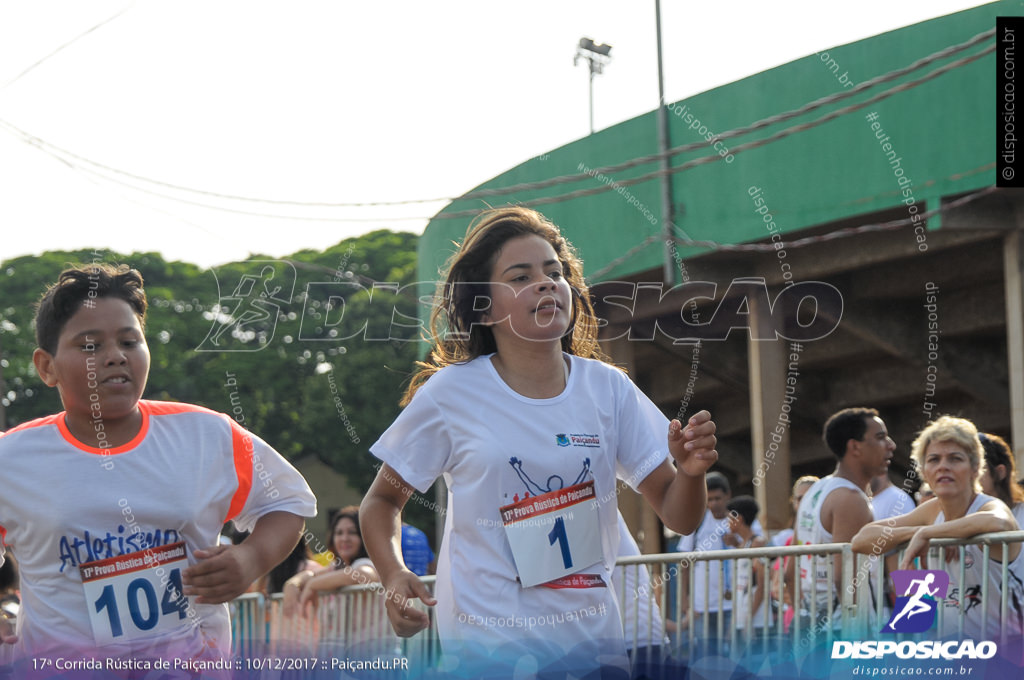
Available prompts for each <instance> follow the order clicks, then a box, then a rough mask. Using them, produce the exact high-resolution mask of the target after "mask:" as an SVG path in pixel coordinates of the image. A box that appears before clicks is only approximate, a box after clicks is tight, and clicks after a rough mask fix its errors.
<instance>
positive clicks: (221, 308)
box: [196, 260, 296, 352]
mask: <svg viewBox="0 0 1024 680" xmlns="http://www.w3.org/2000/svg"><path fill="white" fill-rule="evenodd" d="M239 265H243V266H244V267H245V268H247V269H248V270H249V271H247V272H243V273H242V274H241V275H240V276H239V274H238V273H237V268H238V266H239ZM218 269H219V270H220V276H218V271H217V270H213V274H214V276H215V277H216V278H217V287H218V288H221V281H222V279H223V280H224V282H225V283H230V282H231V281H232V280H233V279H236V277H237V283H236V284H235V285H234V286H233V288H232V291H231V294H230V295H224V294H223V293H224V289H221V290H219V291H218V298H219V299H218V305H217V306H216V307H215V308H214V310H213V311H212V312H210V313H209V314H208V315H207V318H208V319H210V320H212V321H213V327H212V328H211V329H210V332H209V333H208V334H207V335H206V338H205V339H203V341H202V342H201V343H199V346H198V347H196V351H197V352H258V351H260V350H261V349H264V348H266V346H267V345H269V344H270V341H271V340H273V339H274V330H275V329H276V328H277V320H278V316H279V315H280V313H281V308H282V306H287V305H288V304H290V303H291V300H292V296H293V295H294V293H295V279H296V275H295V267H293V266H292V265H291V263H288V262H282V261H280V260H248V261H246V262H241V263H232V264H230V265H224V266H223V267H219V268H218Z"/></svg>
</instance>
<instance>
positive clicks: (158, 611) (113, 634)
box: [78, 541, 188, 645]
mask: <svg viewBox="0 0 1024 680" xmlns="http://www.w3.org/2000/svg"><path fill="white" fill-rule="evenodd" d="M187 566H188V557H187V554H186V552H185V543H184V541H182V542H179V543H169V544H167V545H162V546H159V547H156V548H149V549H147V550H141V551H139V552H134V553H129V554H127V555H118V556H117V557H108V558H107V559H104V560H97V561H95V562H87V563H85V564H82V565H80V566H79V567H78V569H79V571H80V572H81V574H82V587H83V588H84V589H85V601H86V606H87V607H88V609H89V623H90V624H91V625H92V634H93V638H94V639H95V640H96V644H97V645H108V644H111V643H113V642H127V641H130V640H135V639H138V638H142V637H151V636H152V635H153V634H154V633H160V632H164V631H169V630H174V629H175V628H179V627H181V626H182V625H183V621H184V619H185V617H186V616H187V615H188V599H187V598H186V597H185V596H184V595H182V594H181V590H182V583H181V572H182V571H184V570H185V567H187Z"/></svg>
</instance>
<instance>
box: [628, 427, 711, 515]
mask: <svg viewBox="0 0 1024 680" xmlns="http://www.w3.org/2000/svg"><path fill="white" fill-rule="evenodd" d="M717 441H718V440H717V439H715V423H714V421H712V420H711V414H710V413H708V412H707V411H701V412H700V413H696V414H694V415H693V416H692V417H691V418H690V420H689V422H688V423H687V425H686V428H685V429H684V428H683V426H682V425H681V424H680V422H679V421H678V420H673V421H672V422H671V423H669V426H668V449H669V452H670V453H671V454H672V458H674V459H675V461H676V469H675V470H673V469H672V466H671V465H670V464H669V463H668V461H663V462H662V464H661V465H659V466H658V467H657V468H655V470H654V471H653V472H651V473H650V474H649V475H647V477H646V478H644V481H642V482H641V483H640V484H639V485H638V486H637V491H639V492H640V493H641V494H643V497H644V498H645V499H646V500H647V502H648V503H650V505H651V507H652V508H654V511H655V512H656V513H658V517H660V518H661V521H662V522H664V523H665V526H667V527H668V528H669V529H672V530H673V531H676V532H678V533H680V534H688V533H691V532H692V531H694V530H695V529H696V528H697V525H698V524H699V523H700V519H701V517H703V516H704V511H705V510H706V509H707V493H708V492H707V487H706V486H705V481H704V473H705V472H707V470H708V468H709V467H711V466H712V465H714V463H715V461H716V460H718V452H717V451H715V444H716V443H717Z"/></svg>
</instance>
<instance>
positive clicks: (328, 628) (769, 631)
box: [232, 531, 1024, 667]
mask: <svg viewBox="0 0 1024 680" xmlns="http://www.w3.org/2000/svg"><path fill="white" fill-rule="evenodd" d="M1020 542H1024V531H1014V532H1003V533H999V534H986V535H983V536H977V537H974V538H971V539H963V540H960V539H956V540H954V539H935V540H933V541H932V542H931V546H932V547H931V550H930V553H929V556H928V558H927V560H926V561H925V562H926V564H920V565H919V566H920V568H922V569H923V568H926V567H928V566H930V568H932V569H936V568H939V569H941V568H945V566H946V564H947V562H946V559H945V557H946V555H945V554H944V553H945V551H947V550H949V551H950V552H949V557H952V558H954V559H953V560H952V561H950V562H948V564H949V565H951V566H950V568H951V569H952V570H953V572H954V573H951V576H952V577H954V578H957V576H958V577H959V578H958V579H957V582H958V583H963V582H964V569H965V566H964V565H965V563H966V562H967V561H968V560H967V550H968V548H967V546H971V545H976V546H979V548H978V549H979V550H980V551H981V557H982V562H983V565H982V569H983V578H982V589H981V592H980V593H975V594H974V597H975V598H977V597H979V596H980V598H981V601H984V602H987V601H988V597H989V592H988V591H989V589H990V587H989V585H988V583H989V582H988V571H989V569H994V568H1001V567H1000V566H998V563H992V562H991V561H990V560H989V559H988V558H989V556H990V551H991V549H992V547H993V546H995V545H1002V546H1006V545H1008V544H1010V543H1020ZM836 555H838V556H839V558H840V559H839V563H840V567H839V572H838V573H836V569H835V567H834V566H833V564H834V563H833V559H834V556H836ZM815 558H817V559H819V560H821V567H820V569H821V573H824V574H826V575H827V582H828V590H829V591H831V592H832V593H834V597H829V598H825V600H824V601H823V600H822V599H821V598H820V597H813V596H810V595H812V594H810V593H805V592H803V591H804V587H803V584H802V582H801V579H800V577H799V569H800V564H799V561H800V560H804V561H805V565H804V566H805V567H806V566H807V564H806V561H807V560H808V559H812V560H813V559H815ZM787 560H796V561H797V562H795V563H794V565H793V569H794V573H795V577H794V578H793V579H792V580H791V581H790V583H789V585H787V580H786V579H785V578H783V577H782V576H783V574H784V573H785V566H784V565H785V563H786V561H787ZM884 561H885V560H884V556H883V555H881V554H876V555H859V554H856V553H854V552H853V551H852V549H851V547H850V544H848V543H832V544H826V545H811V546H786V547H764V548H743V549H729V550H716V551H706V552H692V553H669V554H659V555H641V556H637V557H625V558H621V559H620V560H619V561H618V566H617V568H616V572H617V573H616V575H615V579H614V584H613V585H614V587H615V588H616V594H617V597H618V600H619V603H620V611H621V615H622V618H623V627H624V630H625V634H626V644H627V646H628V647H630V648H631V649H639V648H643V647H658V646H661V647H666V646H667V647H668V648H669V649H670V650H671V651H672V653H673V654H675V655H678V656H679V657H681V658H685V657H687V656H690V655H696V654H700V653H702V646H703V645H705V644H706V643H708V642H709V641H711V642H713V643H714V645H715V647H714V649H715V650H716V651H717V652H718V653H722V654H728V655H730V656H734V657H735V656H738V655H741V654H743V653H745V651H749V649H750V648H751V646H752V645H754V646H758V648H759V649H760V650H762V651H764V652H765V653H779V654H788V655H790V656H792V655H799V654H800V652H801V650H802V649H803V650H810V649H812V648H814V647H818V646H820V645H821V644H822V643H824V644H826V645H830V644H831V643H832V641H833V640H834V639H838V638H842V639H852V638H862V637H864V636H865V635H867V636H872V637H873V636H874V635H875V634H877V632H878V631H880V630H881V629H882V627H883V626H884V625H885V624H886V622H887V621H888V617H889V614H890V613H891V612H890V605H889V598H888V597H887V593H886V587H885V585H886V580H887V576H886V573H885V569H884V567H883V565H884ZM755 564H757V565H760V570H759V571H760V573H761V574H763V575H764V576H763V578H764V579H765V591H766V592H765V597H764V599H765V601H766V606H765V607H764V608H763V611H762V612H761V614H760V616H759V617H758V618H757V619H755V612H753V611H752V610H751V609H752V608H751V607H749V606H748V607H746V608H744V607H743V605H742V604H741V603H743V602H747V603H749V602H750V597H749V595H750V593H749V592H745V591H744V592H737V593H731V596H732V597H733V598H734V599H732V601H731V602H729V601H728V600H727V599H726V594H725V592H721V591H720V592H718V593H717V597H712V596H713V595H715V594H714V593H712V592H710V587H709V586H708V585H707V584H708V583H709V582H710V581H711V580H712V579H711V578H709V577H710V576H711V575H712V574H713V573H715V572H717V575H718V581H719V582H720V583H721V582H726V581H725V578H724V577H725V575H726V571H727V570H728V572H729V575H730V577H731V578H730V579H729V580H728V581H729V582H731V583H732V584H737V583H739V584H742V585H741V587H745V588H748V589H749V588H753V586H754V580H753V578H752V572H753V569H754V565H755ZM744 569H748V570H750V572H751V573H747V574H744V572H743V571H742V570H744ZM957 570H959V574H957V573H956V571H957ZM698 573H701V574H702V576H703V578H701V579H699V581H700V582H701V583H703V584H704V587H705V592H704V598H703V600H704V602H706V603H707V605H706V607H705V609H706V610H707V611H706V612H698V611H695V609H694V607H693V601H694V598H693V597H690V598H688V600H686V599H684V595H683V591H682V588H680V587H679V584H680V582H681V579H683V578H685V579H687V583H688V590H689V593H691V594H693V593H695V592H696V588H697V584H698V578H697V575H698ZM1009 578H1010V575H1009V573H1008V570H1006V569H1003V570H1002V574H1001V579H1002V580H1001V583H1002V587H1001V589H1000V592H1001V593H1006V592H1008V589H1007V585H1008V580H1009ZM424 582H425V583H427V585H428V587H429V588H431V589H432V588H433V583H434V579H433V578H432V577H426V578H424ZM1007 600H1008V598H1007V597H1003V598H1002V601H1001V603H1000V617H999V624H998V629H996V628H993V630H996V634H997V635H999V636H1000V637H999V639H1000V640H1001V641H1002V642H1003V643H1005V641H1006V636H1007V634H1008V631H1011V630H1014V625H1013V621H1011V616H1012V615H1013V612H1011V611H1010V608H1009V604H1010V603H1009V602H1008V601H1007ZM966 601H967V598H966V597H964V596H963V595H962V594H961V596H960V597H959V600H958V602H957V604H956V606H949V605H948V603H947V606H943V607H939V615H938V616H939V621H938V628H939V630H947V631H955V632H956V633H958V634H959V635H960V636H962V635H963V634H964V632H965V620H966V617H965V614H966V610H967V609H968V608H969V607H970V606H971V605H970V604H965V602H966ZM687 605H688V606H687ZM415 606H419V607H422V605H421V604H419V603H418V602H417V603H416V604H415ZM729 609H732V614H731V615H729V616H725V615H720V616H709V615H707V614H709V613H711V612H719V613H721V612H725V611H726V610H729ZM232 610H233V611H232V614H233V616H232V627H233V632H234V639H235V643H234V645H235V650H234V651H235V652H236V653H238V654H243V655H244V654H248V653H251V652H252V651H253V650H254V649H255V648H256V647H259V648H261V649H262V651H263V652H264V653H270V654H282V655H287V654H295V653H299V652H307V651H308V652H310V653H313V652H315V651H316V650H318V649H320V650H323V649H325V648H327V647H333V648H334V649H342V648H343V649H353V648H359V647H361V646H362V647H366V646H367V645H376V649H377V650H378V651H379V652H382V653H394V654H397V655H400V656H402V657H404V658H407V659H409V660H410V663H415V664H417V665H420V664H427V665H428V666H430V665H433V664H435V663H436V662H437V660H438V659H439V658H440V647H439V644H438V641H437V629H436V627H435V625H434V621H433V616H432V612H431V610H430V609H429V608H424V610H425V611H428V613H430V614H431V625H430V627H429V628H428V629H427V630H425V631H423V632H422V633H420V634H418V635H416V636H414V637H412V638H408V639H399V638H397V637H395V636H394V635H393V634H392V633H391V630H390V625H389V623H388V621H387V617H386V614H385V612H384V606H383V593H382V592H381V588H380V586H379V585H376V586H374V585H368V586H353V587H349V588H344V589H342V590H340V591H338V592H336V593H329V594H321V596H320V598H319V601H318V605H317V607H316V609H315V610H312V609H310V610H308V611H306V612H304V613H302V614H300V615H298V616H295V617H285V616H284V615H283V612H282V610H281V599H280V595H277V596H274V597H271V598H269V599H264V598H263V597H262V596H260V595H245V596H243V597H240V598H238V599H237V600H235V601H234V603H233V605H232ZM950 616H954V617H956V619H955V621H953V622H951V621H949V620H948V618H949V617H950ZM990 623H992V625H993V626H995V623H994V622H990ZM968 632H971V631H968ZM421 667H422V666H421Z"/></svg>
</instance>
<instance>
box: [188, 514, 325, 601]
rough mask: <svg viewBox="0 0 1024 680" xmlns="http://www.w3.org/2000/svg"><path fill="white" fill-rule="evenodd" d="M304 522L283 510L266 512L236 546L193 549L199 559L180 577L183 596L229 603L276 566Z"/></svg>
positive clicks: (300, 531) (295, 541) (284, 555)
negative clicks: (247, 535)
mask: <svg viewBox="0 0 1024 680" xmlns="http://www.w3.org/2000/svg"><path fill="white" fill-rule="evenodd" d="M304 525H305V520H304V519H303V518H302V517H300V516H299V515H295V514H292V513H290V512H284V511H280V510H278V511H274V512H268V513H267V514H265V515H263V516H262V517H260V518H259V519H258V520H256V525H255V526H254V527H253V530H252V533H251V534H250V535H249V537H248V538H246V539H245V540H244V541H242V543H240V544H239V545H231V546H224V545H219V546H215V547H212V548H207V549H205V550H197V551H196V552H195V557H196V558H197V559H198V560H199V561H198V562H197V563H196V564H193V565H192V566H190V567H189V568H188V569H186V570H185V571H184V573H183V574H182V584H183V585H184V593H185V595H187V596H195V597H196V602H197V603H198V604H220V603H222V602H229V601H231V600H233V599H235V598H236V597H238V596H239V595H241V594H242V593H244V592H245V591H246V589H247V588H248V587H249V585H250V584H251V583H252V582H253V581H255V580H256V579H258V578H259V577H260V576H262V575H263V574H265V573H267V572H268V571H270V570H271V569H273V568H274V567H275V566H276V565H277V564H280V563H281V561H282V560H284V558H285V557H287V556H288V553H290V552H291V551H292V549H293V548H294V547H295V544H296V543H297V542H298V541H299V538H300V536H301V535H302V528H303V526H304Z"/></svg>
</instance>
